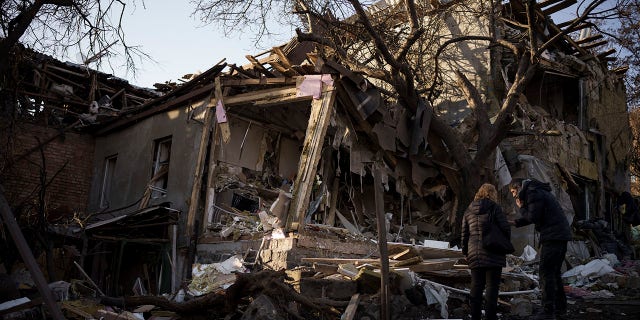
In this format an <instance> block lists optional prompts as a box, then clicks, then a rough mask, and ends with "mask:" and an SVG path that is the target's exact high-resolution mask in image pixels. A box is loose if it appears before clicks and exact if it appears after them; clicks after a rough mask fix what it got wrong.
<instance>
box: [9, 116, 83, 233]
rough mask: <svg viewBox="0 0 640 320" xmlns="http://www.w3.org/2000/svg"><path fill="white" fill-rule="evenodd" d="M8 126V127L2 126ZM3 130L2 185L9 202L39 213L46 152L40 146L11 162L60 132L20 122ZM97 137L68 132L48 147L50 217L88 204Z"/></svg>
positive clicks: (21, 210) (80, 209)
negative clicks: (26, 155)
mask: <svg viewBox="0 0 640 320" xmlns="http://www.w3.org/2000/svg"><path fill="white" fill-rule="evenodd" d="M2 128H3V129H6V128H7V126H2ZM11 129H12V130H11V131H9V130H3V131H4V133H3V134H2V141H1V144H0V151H1V153H2V157H1V158H0V184H2V186H3V187H4V193H5V197H6V198H7V200H8V201H9V204H10V205H11V206H12V207H13V208H14V209H15V210H16V211H17V212H16V213H17V214H18V213H19V214H21V215H22V216H23V217H24V215H23V214H28V213H32V214H33V213H35V212H37V208H38V203H39V202H38V199H39V190H40V185H41V182H40V180H41V176H42V175H41V172H42V168H43V166H42V163H43V160H42V154H41V152H40V150H39V149H37V150H35V151H34V152H32V153H31V154H30V155H29V156H28V157H26V158H24V159H22V160H20V161H16V162H15V163H14V164H13V165H10V161H11V160H10V159H12V156H11V155H13V158H15V156H16V155H22V154H24V153H25V152H26V151H27V150H30V149H32V148H34V147H35V146H37V145H38V144H39V142H38V139H39V140H40V141H41V142H44V141H46V140H48V138H50V137H52V136H54V135H56V134H58V133H59V131H58V130H57V129H53V128H48V127H43V126H36V125H31V124H24V123H21V124H17V125H15V126H13V127H12V128H11ZM94 146H95V140H94V138H93V137H92V136H91V135H89V134H77V133H70V132H66V133H64V134H62V135H60V136H59V137H57V138H56V139H54V140H53V141H51V142H49V143H48V144H47V145H46V146H44V148H43V150H44V163H45V169H46V170H45V172H46V178H47V182H48V183H49V185H48V187H47V189H46V190H47V192H46V196H45V203H46V206H47V213H48V217H49V220H50V221H51V220H56V219H57V218H59V217H61V216H63V215H72V214H73V212H74V211H76V212H84V211H85V210H86V207H87V202H88V197H89V190H90V184H91V175H92V170H93V169H92V163H93V153H94Z"/></svg>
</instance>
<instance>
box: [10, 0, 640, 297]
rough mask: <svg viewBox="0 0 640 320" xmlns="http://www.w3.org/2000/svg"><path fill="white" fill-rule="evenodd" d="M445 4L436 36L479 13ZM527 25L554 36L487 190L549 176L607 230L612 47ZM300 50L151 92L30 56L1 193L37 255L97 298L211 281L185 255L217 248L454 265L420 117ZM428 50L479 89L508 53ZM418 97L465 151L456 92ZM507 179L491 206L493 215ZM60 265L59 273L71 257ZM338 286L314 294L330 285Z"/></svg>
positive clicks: (617, 179)
mask: <svg viewBox="0 0 640 320" xmlns="http://www.w3.org/2000/svg"><path fill="white" fill-rule="evenodd" d="M380 10H381V12H382V13H384V10H385V7H381V9H380ZM523 12H526V10H525V9H524V4H523V2H522V1H520V0H514V1H509V2H508V4H505V6H504V7H503V8H502V11H501V14H502V19H501V20H500V23H498V25H499V27H498V29H499V30H500V35H501V36H502V37H503V38H504V39H506V40H508V41H514V42H515V39H518V38H520V37H522V35H523V33H524V31H523V30H522V27H521V26H522V25H523V24H526V19H527V17H526V15H525V14H523ZM551 13H552V11H549V7H548V8H547V9H546V11H545V8H544V7H543V8H537V9H536V11H535V14H536V15H540V16H542V17H546V16H548V15H549V14H551ZM449 19H450V20H449V21H448V25H447V30H443V32H444V33H451V34H452V35H456V34H473V33H475V32H477V31H478V30H486V29H489V28H488V25H489V24H490V23H492V22H491V21H489V20H488V18H478V19H469V17H468V16H465V15H464V14H461V16H451V17H449ZM542 21H544V23H541V25H539V26H538V27H539V28H540V31H541V32H539V33H538V35H539V36H540V37H547V38H551V37H554V36H556V35H559V37H561V41H558V42H556V43H555V45H554V46H553V47H552V48H550V49H549V50H548V51H547V53H546V54H545V55H543V57H542V59H541V60H540V65H539V67H538V69H537V71H536V73H535V74H534V75H533V78H532V80H531V81H530V82H529V84H528V85H527V87H526V88H525V89H524V90H523V92H522V94H520V95H519V97H518V105H517V107H516V110H515V112H514V113H513V117H514V121H513V123H512V125H511V127H510V130H509V132H508V135H507V137H506V138H505V139H504V140H503V141H502V142H501V143H500V144H499V147H498V148H497V149H496V151H497V152H495V153H494V154H492V155H491V158H492V159H494V160H495V161H493V160H492V161H490V163H491V164H492V165H491V168H489V169H490V170H493V171H494V173H495V177H487V176H485V177H483V178H484V179H486V180H488V181H494V182H496V184H497V185H498V186H500V187H503V186H504V185H505V184H506V183H508V182H509V181H508V180H510V177H534V178H538V179H540V180H543V181H547V182H550V183H551V185H552V187H553V189H554V193H555V195H556V196H557V197H558V199H559V200H560V202H561V204H562V206H563V209H564V210H565V213H566V214H567V219H568V220H569V221H571V222H572V221H578V220H589V219H591V218H595V217H602V218H604V219H605V220H606V221H608V222H609V226H610V228H611V231H614V232H621V231H622V228H623V227H624V223H623V222H622V220H621V216H620V213H619V212H618V211H617V210H616V201H617V197H618V196H619V195H620V194H621V193H622V192H624V191H627V190H629V172H628V157H629V154H628V152H629V148H628V146H629V145H630V144H631V135H630V129H629V121H628V114H627V106H626V100H625V88H624V84H623V81H622V77H623V76H624V71H625V70H609V68H608V64H607V62H608V61H609V60H610V58H609V56H610V55H611V54H612V53H611V52H610V51H604V52H602V51H599V48H601V46H602V45H603V44H602V43H600V42H597V41H598V39H599V37H598V36H597V35H593V36H585V37H582V38H580V39H573V38H572V37H571V36H569V35H566V34H562V30H563V29H562V28H563V26H562V25H561V24H555V23H553V21H552V20H550V19H543V20H542ZM543 31H544V32H543ZM317 48H318V46H317V45H314V44H312V43H311V42H308V41H298V40H296V39H294V40H292V41H290V42H289V43H287V44H285V45H282V46H278V47H274V48H273V49H271V50H267V51H265V52H263V53H260V54H257V55H254V56H248V57H247V58H248V60H249V62H250V63H249V64H247V65H244V66H238V65H235V64H228V63H226V62H225V61H224V60H223V61H221V62H220V63H218V64H216V65H214V66H213V67H212V68H210V69H209V70H207V71H205V72H203V73H201V74H199V75H192V76H191V77H190V78H189V79H188V81H186V82H184V83H183V84H180V85H174V86H169V87H167V88H165V87H164V86H163V89H166V90H164V91H165V92H164V93H163V94H161V95H160V94H159V93H157V92H155V91H151V90H146V89H142V88H137V87H134V86H131V85H129V84H127V83H124V82H122V81H121V80H118V79H117V78H113V77H112V76H110V75H106V74H103V73H100V72H96V71H93V70H89V69H87V68H84V67H81V66H75V65H70V64H67V63H61V62H59V61H55V60H53V59H51V58H49V57H44V58H43V57H42V56H41V55H38V54H34V53H30V54H29V57H28V58H27V60H26V61H27V62H24V64H23V65H24V67H23V68H22V69H21V70H20V71H21V72H22V73H23V74H24V75H25V77H24V80H22V82H20V83H21V86H20V88H22V89H21V91H20V92H18V99H19V101H20V106H21V109H20V110H21V111H20V112H22V113H21V114H20V117H18V119H19V122H7V127H8V128H12V130H13V131H12V133H13V134H11V135H9V136H7V141H9V142H10V143H8V144H6V146H9V147H8V148H7V149H6V150H7V151H6V152H3V154H4V155H6V157H5V158H4V159H2V160H3V161H4V162H3V167H2V174H1V175H0V178H1V179H2V180H0V184H2V185H3V187H4V189H5V190H4V191H3V192H4V194H5V196H6V197H7V199H8V200H9V204H10V205H11V207H12V209H13V211H14V213H15V215H16V216H17V218H18V220H19V221H22V222H25V223H29V222H28V221H30V217H34V218H32V219H34V220H31V221H41V220H37V219H42V216H46V219H47V220H46V221H47V223H48V224H49V226H48V228H47V229H46V231H47V232H50V233H51V234H52V237H51V239H56V241H52V244H53V247H54V248H57V249H59V250H54V251H53V252H50V253H49V254H54V253H57V252H60V253H58V256H55V255H54V259H61V258H62V257H63V256H65V254H63V253H62V252H66V251H64V250H71V251H73V249H70V248H69V247H73V248H76V250H75V251H74V252H72V253H68V252H67V253H66V255H69V254H71V255H73V256H74V257H75V258H74V259H75V260H77V261H79V262H80V263H79V264H80V265H81V266H82V268H83V269H84V270H86V272H87V273H88V275H89V277H90V278H92V279H93V280H94V281H95V282H96V285H97V286H98V287H99V288H100V289H102V290H103V291H104V292H105V293H106V294H107V295H110V296H123V295H128V294H130V293H131V290H132V289H131V288H134V291H135V293H136V294H139V295H144V294H147V293H150V294H154V295H156V294H157V295H159V294H163V293H176V292H178V291H179V290H180V288H183V287H184V286H183V284H184V283H190V285H189V288H190V289H191V290H192V293H193V292H197V293H199V294H204V293H207V292H211V291H213V290H214V289H216V288H219V287H221V286H224V285H229V284H231V283H233V282H234V281H235V279H236V278H235V276H234V275H233V274H225V275H217V276H216V277H215V280H212V281H206V277H203V275H205V276H206V274H207V272H210V271H209V270H208V269H199V268H200V267H201V266H202V268H205V267H209V266H211V265H212V264H215V263H223V262H230V261H231V262H233V266H232V268H235V270H240V271H245V270H247V268H249V269H251V268H257V267H260V268H267V269H274V270H282V269H287V270H290V269H293V268H295V267H298V266H304V267H307V268H314V270H316V271H318V272H326V273H340V274H352V275H354V276H355V275H356V274H358V273H359V272H361V271H359V270H358V269H350V268H349V267H348V266H345V264H346V263H349V262H350V263H354V264H356V265H362V264H367V263H372V264H377V263H380V258H381V257H383V256H384V255H382V253H381V251H382V250H383V249H382V248H383V247H385V248H386V249H384V250H385V251H386V250H388V252H386V253H385V255H386V256H388V258H389V263H390V265H391V267H392V268H394V269H404V268H407V269H409V270H411V271H413V272H432V271H438V270H450V269H453V266H454V264H455V263H456V262H457V261H458V258H460V257H461V256H462V255H461V253H460V252H459V251H458V250H456V249H452V248H450V247H449V246H448V245H446V243H444V244H443V242H440V241H448V240H450V238H451V236H452V235H455V232H454V224H455V222H456V219H455V216H456V214H457V212H458V211H459V210H460V208H458V201H459V200H458V199H457V197H456V195H455V194H454V193H453V192H452V188H451V186H450V185H448V182H447V179H446V177H445V176H446V174H448V173H450V172H452V171H453V172H455V171H456V165H455V164H454V163H443V162H442V161H440V159H435V158H434V157H432V154H431V153H430V152H429V148H430V147H429V143H428V141H427V140H428V139H427V136H428V135H429V124H428V121H425V120H422V119H424V118H420V117H418V116H413V115H411V114H410V113H408V112H407V111H406V110H404V108H403V107H402V106H400V105H399V104H397V103H396V101H393V99H392V98H391V97H389V96H388V95H387V94H386V93H385V92H386V91H387V90H386V89H387V88H385V87H384V84H380V83H378V82H377V81H375V80H372V79H367V78H366V77H364V76H363V75H361V74H360V73H356V72H353V71H352V70H350V69H349V68H348V67H347V66H345V65H343V64H341V63H340V62H339V61H336V60H334V59H332V58H331V57H329V56H324V55H322V52H324V51H322V50H317ZM440 59H444V60H447V59H448V60H447V61H449V62H448V63H447V66H446V67H444V68H443V69H444V70H443V71H441V72H443V74H445V75H447V74H450V75H449V77H453V76H452V74H453V73H454V72H455V70H459V69H461V70H463V73H465V74H466V75H467V76H468V77H469V79H470V80H471V81H472V82H473V83H474V84H476V86H477V87H478V88H479V91H480V92H481V94H482V95H483V97H484V98H485V99H487V100H491V99H497V100H500V99H503V98H504V96H505V95H506V94H507V92H505V87H506V84H505V83H508V82H511V81H513V79H512V76H513V73H514V70H513V68H515V65H516V64H517V61H515V60H514V57H513V56H512V55H511V54H510V53H509V52H507V51H506V50H503V51H500V50H488V49H487V45H486V43H471V44H460V45H458V46H457V47H456V48H455V49H454V50H452V51H449V52H447V53H446V54H444V55H443V56H441V57H440ZM495 61H499V63H498V66H499V67H497V68H494V67H493V66H494V63H495ZM445 77H447V76H445ZM25 106H29V107H25ZM432 106H433V111H432V112H434V113H437V114H440V115H442V116H443V118H444V119H446V121H447V124H448V125H450V126H452V127H454V128H455V129H456V130H458V132H459V133H460V134H461V135H463V136H465V137H469V140H468V141H466V142H467V144H468V145H467V147H468V148H469V149H473V143H472V141H473V139H474V136H476V135H477V134H476V133H475V132H474V130H476V128H475V127H474V121H475V119H474V115H473V112H472V107H471V106H469V103H468V102H467V101H466V100H465V98H464V96H463V95H462V94H461V93H460V92H459V91H458V90H453V89H452V90H447V91H445V92H443V93H442V94H440V95H439V96H438V97H437V98H435V99H434V100H433V101H432ZM495 109H496V106H495V105H493V109H491V110H490V112H491V113H493V114H495V113H496V112H497V110H495ZM427 114H429V113H427ZM416 119H421V121H418V120H416ZM14 128H15V129H14ZM32 138H33V139H32ZM2 147H3V148H4V147H5V144H3V146H2ZM418 152H420V156H414V155H415V154H416V153H418ZM62 155H64V157H61V156H62ZM494 163H495V166H494V165H493V164H494ZM45 168H46V169H45ZM503 191H505V190H504V189H503ZM506 194H507V192H506V191H505V192H504V194H503V199H502V200H501V202H502V203H501V204H502V205H503V207H505V208H507V210H506V211H512V210H513V208H514V204H513V203H511V202H510V199H507V198H506V197H504V195H506ZM508 208H511V210H509V209H508ZM37 217H40V218H37ZM33 225H37V224H33ZM372 240H374V241H372ZM588 240H589V241H591V240H592V239H588ZM381 241H382V242H383V243H384V242H386V243H387V245H386V246H384V245H383V246H379V245H378V244H376V242H378V243H380V242H381ZM536 241H537V240H536V238H535V232H533V228H532V227H531V228H530V229H520V230H515V229H514V238H513V242H514V244H516V247H517V248H518V249H517V253H522V250H523V249H524V248H525V247H526V246H527V245H531V246H533V247H535V246H536V244H537V243H536ZM437 246H440V247H437ZM577 246H578V247H580V249H584V247H585V245H584V243H583V244H581V245H577ZM51 249H53V248H51ZM576 250H577V249H576ZM587 250H588V251H590V252H591V253H592V254H594V255H595V254H598V252H599V251H598V248H597V244H592V247H589V248H587ZM43 251H46V250H44V249H43ZM587 256H588V254H587ZM43 257H44V256H43ZM43 259H44V258H43ZM74 259H72V260H74ZM65 263H67V264H66V265H65V267H63V268H61V269H62V270H60V271H61V272H62V271H64V270H68V269H73V267H72V265H71V260H69V261H67V262H65ZM67 268H68V269H67ZM216 272H219V270H218V271H216ZM398 272H405V271H398ZM301 273H302V271H299V272H297V273H295V272H294V273H292V274H293V275H294V277H298V279H296V280H301V279H300V277H301ZM64 277H65V276H64V274H61V275H59V276H58V277H57V278H59V279H63V278H64ZM192 278H194V279H192ZM203 278H204V280H203ZM190 280H191V281H190ZM520 280H521V279H520ZM521 281H523V287H524V286H525V285H524V283H525V281H524V280H521ZM305 285H306V286H308V287H309V288H311V289H308V290H310V291H313V288H314V286H320V287H322V286H321V285H318V284H317V282H314V281H310V280H307V281H306V282H305V281H300V286H305ZM323 288H324V287H323ZM94 289H95V288H90V290H94ZM298 289H300V288H298ZM520 289H522V288H514V290H520ZM300 290H303V289H300ZM315 291H318V290H315ZM355 291H360V289H359V288H350V289H349V290H344V291H338V290H336V291H334V292H330V293H327V295H329V296H331V297H332V298H334V299H338V300H345V299H346V300H349V298H351V297H352V296H353V293H354V292H355ZM316 293H317V292H316ZM319 297H320V296H319Z"/></svg>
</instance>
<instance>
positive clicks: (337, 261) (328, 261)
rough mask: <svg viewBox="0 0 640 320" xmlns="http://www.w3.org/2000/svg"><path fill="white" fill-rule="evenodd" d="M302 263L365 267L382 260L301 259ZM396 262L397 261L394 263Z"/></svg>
mask: <svg viewBox="0 0 640 320" xmlns="http://www.w3.org/2000/svg"><path fill="white" fill-rule="evenodd" d="M300 261H302V262H308V263H326V264H348V263H351V264H354V265H357V266H358V265H363V264H376V265H379V264H380V259H356V258H353V259H349V258H301V260H300ZM394 262H395V261H394Z"/></svg>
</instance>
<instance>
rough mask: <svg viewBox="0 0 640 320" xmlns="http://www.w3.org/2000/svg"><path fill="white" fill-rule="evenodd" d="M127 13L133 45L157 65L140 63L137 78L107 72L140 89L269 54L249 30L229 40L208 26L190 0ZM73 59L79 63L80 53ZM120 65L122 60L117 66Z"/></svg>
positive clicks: (272, 41) (116, 71)
mask: <svg viewBox="0 0 640 320" xmlns="http://www.w3.org/2000/svg"><path fill="white" fill-rule="evenodd" d="M127 10H128V11H129V13H128V14H125V16H124V20H123V21H124V22H123V23H124V28H125V33H126V39H127V41H128V43H129V44H130V45H140V46H142V48H141V49H142V50H143V51H144V52H145V53H147V54H148V55H150V56H151V57H152V59H154V60H155V62H153V61H149V60H146V61H142V62H140V61H136V67H137V68H138V69H139V70H138V71H137V72H136V74H135V77H134V75H133V74H132V73H131V72H127V70H126V69H125V68H116V69H114V70H113V71H112V70H111V69H110V68H109V69H108V70H101V71H103V72H107V73H113V74H114V75H115V76H117V77H120V78H124V79H127V80H128V81H129V82H130V83H132V84H135V85H138V86H142V87H148V88H153V84H154V83H158V82H160V83H162V82H165V81H168V80H171V81H175V82H177V80H178V79H180V78H181V77H182V76H183V75H185V74H188V73H194V72H198V71H200V72H204V71H205V70H207V69H209V68H211V67H213V66H214V65H215V64H216V63H218V62H219V61H220V60H222V59H223V58H226V59H227V60H226V62H227V63H230V64H231V63H235V64H237V65H244V64H247V63H249V62H248V60H247V59H246V58H245V55H247V54H257V53H260V52H262V51H263V50H264V48H256V45H255V44H254V41H253V34H251V33H250V32H249V31H243V32H237V33H236V34H233V35H230V36H229V37H226V36H225V35H224V34H223V32H222V31H221V30H217V26H215V25H203V24H202V23H201V22H200V21H198V20H197V18H196V17H192V16H191V14H192V11H193V5H191V4H190V3H189V2H188V1H145V4H144V7H143V6H142V4H140V3H139V4H138V5H137V7H135V8H133V7H131V8H127ZM290 37H291V34H289V33H287V32H283V34H282V35H280V36H279V37H275V38H271V39H270V40H267V41H266V43H267V44H268V45H269V46H270V47H272V46H274V45H279V44H281V43H284V42H285V41H286V40H287V39H289V38H290ZM72 58H76V59H78V58H79V55H78V57H72ZM78 60H80V59H78ZM117 64H118V63H117V60H116V61H115V62H114V63H113V65H114V67H115V66H116V65H117ZM91 67H92V68H93V67H95V66H91Z"/></svg>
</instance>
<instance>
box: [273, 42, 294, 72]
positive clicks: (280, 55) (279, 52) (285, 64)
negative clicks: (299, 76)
mask: <svg viewBox="0 0 640 320" xmlns="http://www.w3.org/2000/svg"><path fill="white" fill-rule="evenodd" d="M271 51H272V52H273V53H274V54H275V55H276V56H278V59H279V60H280V63H281V64H282V66H283V67H285V68H287V69H291V61H289V58H287V55H285V54H284V52H282V49H280V47H273V49H271Z"/></svg>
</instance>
